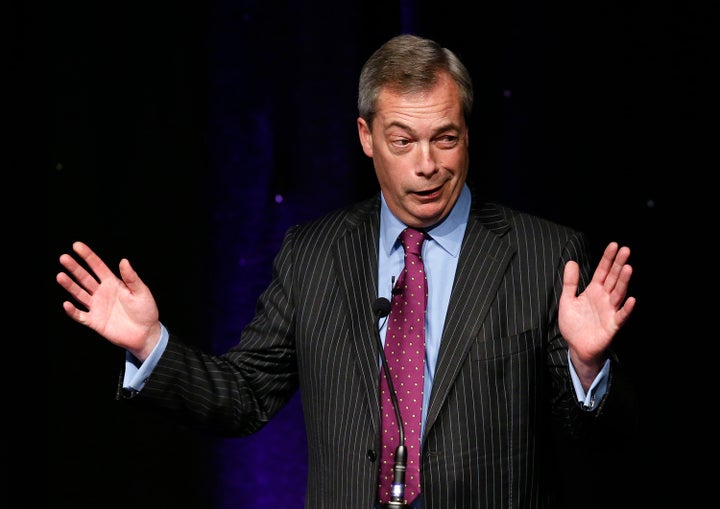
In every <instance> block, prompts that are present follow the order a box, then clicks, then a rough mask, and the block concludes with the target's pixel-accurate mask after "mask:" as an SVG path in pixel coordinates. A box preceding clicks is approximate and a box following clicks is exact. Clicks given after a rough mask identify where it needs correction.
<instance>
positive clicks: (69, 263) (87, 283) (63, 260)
mask: <svg viewBox="0 0 720 509" xmlns="http://www.w3.org/2000/svg"><path fill="white" fill-rule="evenodd" d="M60 264H61V265H62V266H63V267H65V270H67V272H68V274H70V275H71V276H72V277H73V278H74V280H75V281H77V282H78V284H80V285H82V287H83V288H84V289H85V290H86V291H87V292H89V293H90V294H92V293H95V290H97V287H98V286H99V283H98V281H97V279H95V278H94V277H93V275H92V274H90V273H89V272H88V271H87V269H86V268H85V267H83V266H82V265H80V264H79V263H78V262H77V260H75V258H73V257H72V256H70V255H69V254H62V255H60ZM58 282H59V281H58ZM65 289H66V290H68V288H65Z"/></svg>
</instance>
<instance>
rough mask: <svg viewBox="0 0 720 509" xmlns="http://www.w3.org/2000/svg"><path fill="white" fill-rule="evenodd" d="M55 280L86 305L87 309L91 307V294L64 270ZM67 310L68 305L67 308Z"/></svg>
mask: <svg viewBox="0 0 720 509" xmlns="http://www.w3.org/2000/svg"><path fill="white" fill-rule="evenodd" d="M55 280H56V281H57V282H58V284H60V286H62V287H63V288H64V289H65V290H66V291H67V292H68V293H69V294H70V295H71V296H72V297H73V299H75V300H76V301H78V302H79V303H81V304H82V305H83V306H85V308H86V309H89V308H90V300H91V299H90V294H89V293H88V292H87V290H85V288H83V287H82V286H80V285H79V284H77V283H76V282H75V280H74V279H73V278H71V277H70V276H68V275H67V274H65V273H64V272H60V273H58V275H57V276H55ZM65 311H67V307H66V308H65Z"/></svg>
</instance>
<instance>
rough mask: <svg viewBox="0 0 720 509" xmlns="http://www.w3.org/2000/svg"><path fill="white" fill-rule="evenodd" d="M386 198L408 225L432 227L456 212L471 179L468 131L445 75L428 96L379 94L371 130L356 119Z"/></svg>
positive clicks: (452, 84)
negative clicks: (461, 196)
mask: <svg viewBox="0 0 720 509" xmlns="http://www.w3.org/2000/svg"><path fill="white" fill-rule="evenodd" d="M358 133H359V135H360V143H361V144H362V147H363V151H364V152H365V154H366V155H367V156H368V157H371V158H372V159H373V164H374V166H375V174H376V176H377V179H378V182H379V184H380V189H381V190H382V193H383V196H384V197H385V200H386V201H387V204H388V206H389V207H390V210H391V211H392V213H393V214H395V216H396V217H397V218H398V219H400V221H402V222H403V223H405V224H407V225H408V226H412V227H415V228H427V227H430V226H432V225H434V224H436V223H438V222H440V221H441V220H442V219H444V218H445V217H446V216H447V215H448V213H449V212H450V210H451V209H452V207H453V205H454V204H455V201H456V200H457V198H458V196H459V195H460V192H461V191H462V187H463V184H464V183H465V180H466V178H467V173H468V166H469V153H468V128H467V125H466V124H465V118H464V117H463V114H462V107H461V104H460V95H459V93H458V88H457V85H455V83H454V82H453V81H452V80H451V79H450V77H448V76H446V75H443V76H442V77H441V79H440V80H439V81H438V83H437V85H436V86H435V87H434V88H433V89H432V90H430V91H428V92H422V93H417V94H412V95H401V94H399V93H397V92H395V91H392V90H388V89H385V90H383V91H382V92H381V94H380V97H379V101H378V105H377V115H376V116H375V119H374V121H373V125H372V126H368V125H367V123H366V122H365V121H364V120H363V119H362V118H359V119H358Z"/></svg>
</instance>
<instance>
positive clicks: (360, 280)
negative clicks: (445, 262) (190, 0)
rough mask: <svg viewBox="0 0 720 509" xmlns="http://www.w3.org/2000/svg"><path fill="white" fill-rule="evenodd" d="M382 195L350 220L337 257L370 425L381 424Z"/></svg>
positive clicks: (348, 219) (364, 206)
mask: <svg viewBox="0 0 720 509" xmlns="http://www.w3.org/2000/svg"><path fill="white" fill-rule="evenodd" d="M379 205H380V200H379V195H378V196H377V199H375V200H372V199H371V200H369V201H367V202H365V204H364V205H363V206H361V207H360V208H359V209H357V213H356V214H355V213H353V214H351V215H350V216H348V218H347V221H346V226H347V228H346V232H345V234H344V235H342V236H341V237H340V239H339V241H338V243H337V250H336V253H335V257H336V262H337V266H338V268H339V274H338V280H339V281H340V284H341V285H342V286H343V289H344V292H343V294H344V295H345V297H346V305H347V316H348V320H349V321H350V325H351V327H350V328H351V340H352V341H353V343H354V347H355V352H356V354H357V357H356V358H357V363H356V365H354V366H349V368H351V369H352V368H355V369H357V370H358V372H359V376H360V383H361V386H362V390H363V392H364V393H365V397H366V398H367V406H368V408H369V409H370V412H371V422H373V424H374V423H376V422H379V418H380V410H379V406H378V385H377V382H378V369H379V364H378V355H379V354H378V338H379V332H378V327H377V319H376V318H375V317H374V314H373V309H372V306H373V302H374V301H375V299H376V298H377V286H378V283H377V270H378V268H377V267H378V264H377V259H378V248H379V247H378V246H379V224H380V215H379Z"/></svg>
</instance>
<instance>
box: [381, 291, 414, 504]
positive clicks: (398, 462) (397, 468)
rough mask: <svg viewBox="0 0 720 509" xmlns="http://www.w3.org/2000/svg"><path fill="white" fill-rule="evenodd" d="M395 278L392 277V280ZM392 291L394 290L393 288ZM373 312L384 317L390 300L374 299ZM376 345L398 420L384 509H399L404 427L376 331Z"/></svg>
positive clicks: (404, 461) (404, 454) (404, 457)
mask: <svg viewBox="0 0 720 509" xmlns="http://www.w3.org/2000/svg"><path fill="white" fill-rule="evenodd" d="M394 279H395V278H393V280H394ZM393 292H395V290H394V289H393ZM373 314H374V315H375V319H376V320H379V319H380V318H385V317H386V316H388V315H389V314H390V301H389V300H388V299H386V298H385V297H380V298H377V299H375V301H374V302H373ZM375 337H376V338H377V342H378V347H379V350H380V357H381V359H382V365H383V372H384V373H385V379H386V380H387V383H388V389H389V390H390V399H391V401H392V405H393V409H394V410H395V416H396V417H397V422H398V433H399V440H398V446H397V449H395V464H394V466H393V482H392V489H391V491H390V501H389V502H388V503H387V504H385V508H386V509H400V508H403V507H408V505H407V504H406V503H405V470H406V469H407V449H406V448H405V428H404V426H403V420H402V415H400V405H399V403H398V400H397V394H395V387H394V386H393V382H392V376H390V368H389V367H388V363H387V359H386V358H385V348H384V347H383V344H382V340H381V339H380V334H378V333H376V334H375Z"/></svg>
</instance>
